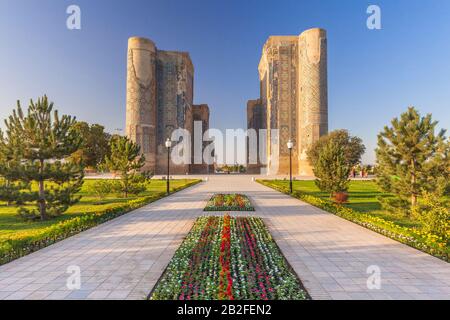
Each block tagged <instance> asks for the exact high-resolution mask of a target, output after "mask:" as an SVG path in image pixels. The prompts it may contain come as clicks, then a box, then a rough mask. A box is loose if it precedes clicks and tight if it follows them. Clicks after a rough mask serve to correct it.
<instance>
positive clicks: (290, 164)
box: [287, 139, 294, 193]
mask: <svg viewBox="0 0 450 320" xmlns="http://www.w3.org/2000/svg"><path fill="white" fill-rule="evenodd" d="M287 147H288V149H289V191H290V193H292V148H293V147H294V143H293V142H292V140H291V139H289V141H288V143H287Z"/></svg>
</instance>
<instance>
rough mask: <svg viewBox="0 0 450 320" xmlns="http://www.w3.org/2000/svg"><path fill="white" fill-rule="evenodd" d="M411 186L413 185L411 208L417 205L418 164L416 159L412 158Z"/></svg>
mask: <svg viewBox="0 0 450 320" xmlns="http://www.w3.org/2000/svg"><path fill="white" fill-rule="evenodd" d="M411 167H412V172H411V186H412V193H411V209H412V208H413V207H415V206H416V205H417V194H416V190H415V187H414V185H415V184H416V165H415V162H414V159H411Z"/></svg>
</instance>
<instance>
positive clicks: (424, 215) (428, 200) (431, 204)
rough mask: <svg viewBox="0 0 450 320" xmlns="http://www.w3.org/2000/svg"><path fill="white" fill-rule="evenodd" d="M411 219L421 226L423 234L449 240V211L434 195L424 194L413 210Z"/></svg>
mask: <svg viewBox="0 0 450 320" xmlns="http://www.w3.org/2000/svg"><path fill="white" fill-rule="evenodd" d="M413 217H414V218H415V219H417V220H419V221H420V222H421V223H422V224H423V230H424V231H425V232H429V233H433V234H436V235H438V236H441V237H443V238H450V210H449V208H448V207H447V206H446V204H445V203H444V202H443V201H442V200H441V199H440V198H439V197H437V196H436V195H434V194H432V193H429V192H425V193H424V194H423V198H422V199H420V200H419V203H418V205H417V206H415V207H414V208H413Z"/></svg>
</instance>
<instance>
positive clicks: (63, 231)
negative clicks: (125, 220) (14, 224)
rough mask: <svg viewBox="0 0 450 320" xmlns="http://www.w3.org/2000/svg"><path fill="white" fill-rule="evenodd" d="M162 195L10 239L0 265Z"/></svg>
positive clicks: (0, 250) (0, 246)
mask: <svg viewBox="0 0 450 320" xmlns="http://www.w3.org/2000/svg"><path fill="white" fill-rule="evenodd" d="M199 182H200V180H195V181H192V182H190V183H187V184H185V185H183V186H181V187H178V188H175V189H173V190H172V192H176V191H179V190H182V189H185V188H187V187H190V186H192V185H194V184H197V183H199ZM165 196H166V193H165V192H158V193H155V194H153V195H151V196H146V197H142V198H139V199H135V200H130V201H127V202H126V203H124V204H121V205H118V206H115V207H112V208H108V209H105V210H102V211H99V212H95V213H88V214H84V215H83V216H80V217H76V218H73V219H69V220H66V221H64V222H60V223H57V224H54V225H52V226H49V227H47V228H45V229H43V230H42V232H40V233H39V234H37V235H27V236H16V237H14V236H12V237H11V238H10V239H8V240H5V241H1V242H0V265H2V264H5V263H8V262H10V261H12V260H15V259H17V258H20V257H22V256H25V255H27V254H30V253H32V252H34V251H37V250H39V249H42V248H44V247H47V246H49V245H51V244H53V243H56V242H58V241H61V240H64V239H66V238H68V237H70V236H73V235H75V234H77V233H80V232H82V231H84V230H87V229H89V228H92V227H95V226H96V225H99V224H101V223H103V222H106V221H109V220H111V219H114V218H116V217H118V216H121V215H123V214H125V213H128V212H130V211H132V210H135V209H137V208H140V207H142V206H145V205H147V204H149V203H151V202H154V201H156V200H159V199H161V198H163V197H165Z"/></svg>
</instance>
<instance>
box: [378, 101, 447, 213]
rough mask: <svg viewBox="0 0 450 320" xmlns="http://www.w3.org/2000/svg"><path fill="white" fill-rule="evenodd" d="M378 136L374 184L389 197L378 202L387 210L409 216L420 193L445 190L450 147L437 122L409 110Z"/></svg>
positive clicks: (427, 116)
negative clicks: (375, 181)
mask: <svg viewBox="0 0 450 320" xmlns="http://www.w3.org/2000/svg"><path fill="white" fill-rule="evenodd" d="M391 124H392V127H388V126H386V127H385V128H384V130H383V131H382V132H381V133H380V134H379V135H378V148H377V149H376V156H377V168H378V172H377V183H378V185H379V186H380V187H381V189H382V190H383V191H384V192H387V193H390V194H392V195H393V197H386V198H382V199H380V200H381V202H382V204H383V207H384V208H386V209H387V210H390V211H393V212H398V213H402V214H404V215H407V216H409V215H410V213H411V211H412V209H413V207H414V206H416V205H417V201H418V198H419V197H420V196H421V195H422V193H423V192H433V193H435V194H438V195H440V196H441V195H442V194H443V193H444V192H445V190H448V185H449V177H450V173H449V170H450V162H449V161H450V157H449V155H450V144H449V142H448V141H447V138H446V137H445V130H441V131H440V132H439V133H438V134H435V130H436V125H437V124H438V122H437V121H433V120H432V116H431V114H428V115H426V116H425V117H421V116H420V114H419V112H418V111H417V110H416V109H415V108H413V107H410V108H408V111H407V112H405V113H403V114H402V115H401V116H400V119H399V118H395V119H393V120H392V123H391Z"/></svg>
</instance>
